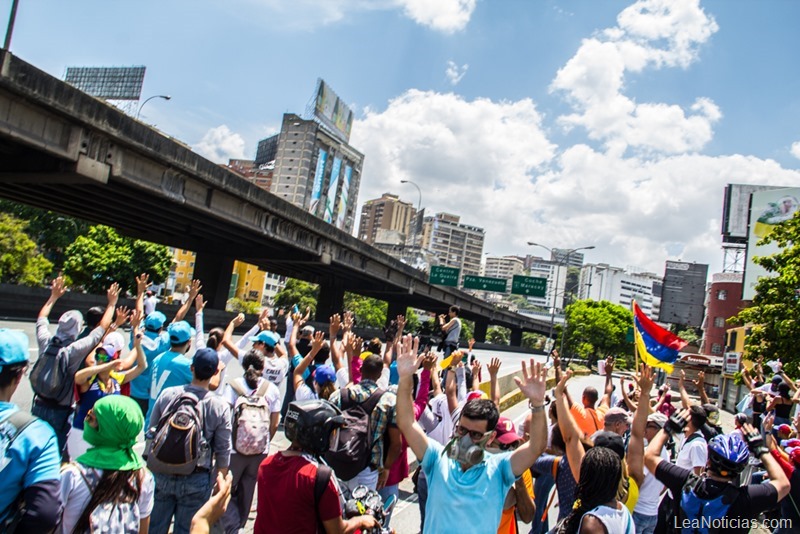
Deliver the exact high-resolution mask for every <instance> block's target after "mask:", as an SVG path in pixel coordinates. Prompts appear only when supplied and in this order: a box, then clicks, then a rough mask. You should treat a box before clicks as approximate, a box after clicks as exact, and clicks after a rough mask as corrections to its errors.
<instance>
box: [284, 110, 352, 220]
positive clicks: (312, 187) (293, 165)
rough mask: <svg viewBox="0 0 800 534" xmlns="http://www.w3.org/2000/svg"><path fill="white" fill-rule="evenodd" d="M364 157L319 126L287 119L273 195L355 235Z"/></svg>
mask: <svg viewBox="0 0 800 534" xmlns="http://www.w3.org/2000/svg"><path fill="white" fill-rule="evenodd" d="M363 162H364V155H363V154H361V153H360V152H359V151H358V150H356V149H355V148H353V147H352V146H350V145H349V144H348V143H346V142H345V141H343V140H342V138H341V136H339V135H336V134H334V133H332V132H331V131H330V130H329V129H328V128H327V127H325V126H323V125H322V124H320V123H319V122H317V121H315V120H307V119H303V118H302V117H300V116H298V115H295V114H294V113H286V114H284V116H283V123H282V125H281V132H280V134H278V143H277V152H276V155H275V170H274V175H273V178H272V187H271V191H272V193H273V194H275V195H277V196H279V197H281V198H283V199H284V200H287V201H289V202H291V203H292V204H294V205H295V206H297V207H299V208H302V209H304V210H307V211H309V212H310V213H312V214H313V215H315V216H317V217H319V218H321V219H323V220H324V221H325V222H328V223H330V224H333V225H335V226H336V227H337V228H340V229H342V230H344V231H345V232H347V233H352V231H353V226H354V220H355V207H356V200H357V198H358V189H359V185H360V183H361V166H362V164H363Z"/></svg>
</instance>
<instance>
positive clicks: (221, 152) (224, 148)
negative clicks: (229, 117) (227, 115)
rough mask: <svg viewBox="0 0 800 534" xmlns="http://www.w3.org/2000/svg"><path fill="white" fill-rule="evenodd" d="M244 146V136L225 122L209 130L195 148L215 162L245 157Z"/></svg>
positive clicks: (225, 161)
mask: <svg viewBox="0 0 800 534" xmlns="http://www.w3.org/2000/svg"><path fill="white" fill-rule="evenodd" d="M244 147H245V142H244V138H242V136H241V135H239V134H238V133H234V132H232V131H231V130H230V128H228V127H227V126H226V125H224V124H223V125H221V126H217V127H216V128H211V129H210V130H208V131H207V132H206V134H205V135H204V136H203V138H202V139H201V140H200V141H199V142H198V143H197V144H195V145H194V150H195V151H197V152H198V153H199V154H200V155H202V156H204V157H206V158H208V159H210V160H211V161H213V162H214V163H227V162H228V160H229V159H238V158H243V157H244Z"/></svg>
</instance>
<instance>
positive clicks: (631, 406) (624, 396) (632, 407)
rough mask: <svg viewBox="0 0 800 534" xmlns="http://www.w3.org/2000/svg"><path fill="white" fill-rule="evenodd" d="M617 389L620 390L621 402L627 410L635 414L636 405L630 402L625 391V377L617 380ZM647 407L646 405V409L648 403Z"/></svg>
mask: <svg viewBox="0 0 800 534" xmlns="http://www.w3.org/2000/svg"><path fill="white" fill-rule="evenodd" d="M619 389H620V390H622V400H623V402H625V406H627V407H628V410H630V411H632V412H635V411H636V409H637V408H638V405H637V404H636V403H635V402H633V401H632V400H631V398H630V397H629V396H628V392H627V390H626V388H625V377H624V376H623V377H620V379H619ZM649 398H650V396H649V395H648V399H649ZM647 405H648V408H649V406H650V403H649V402H648V403H647Z"/></svg>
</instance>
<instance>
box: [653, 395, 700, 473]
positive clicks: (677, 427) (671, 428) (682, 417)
mask: <svg viewBox="0 0 800 534" xmlns="http://www.w3.org/2000/svg"><path fill="white" fill-rule="evenodd" d="M688 423H689V408H684V409H682V410H681V411H680V412H676V413H675V414H673V416H672V417H670V418H669V421H667V424H665V425H664V428H662V429H661V430H659V431H658V434H656V435H655V437H653V440H652V441H651V442H650V443H648V444H647V449H645V451H644V465H645V467H647V470H648V471H650V472H651V473H653V474H654V475H655V472H656V468H657V467H658V464H660V463H661V462H662V461H664V459H663V458H662V457H661V449H663V448H664V445H666V443H667V441H668V440H669V437H670V436H674V435H676V434H680V433H681V432H682V431H683V429H684V428H685V427H686V425H687V424H688Z"/></svg>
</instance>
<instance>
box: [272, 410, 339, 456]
mask: <svg viewBox="0 0 800 534" xmlns="http://www.w3.org/2000/svg"><path fill="white" fill-rule="evenodd" d="M342 426H344V417H343V416H342V411H341V410H340V409H339V408H337V407H336V406H334V405H333V404H331V403H330V402H328V401H326V400H323V399H314V400H307V401H299V402H297V401H296V402H292V403H290V404H289V409H288V410H287V411H286V417H285V418H284V432H285V434H286V439H288V440H289V441H291V442H292V443H295V444H297V445H299V446H300V447H301V448H302V449H303V450H304V451H305V452H308V453H311V454H313V455H314V456H322V455H323V454H325V453H326V452H328V447H329V446H330V442H331V435H332V434H333V433H334V432H336V431H338V429H339V428H340V427H342Z"/></svg>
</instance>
